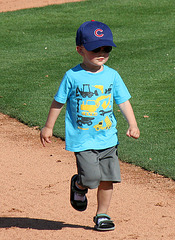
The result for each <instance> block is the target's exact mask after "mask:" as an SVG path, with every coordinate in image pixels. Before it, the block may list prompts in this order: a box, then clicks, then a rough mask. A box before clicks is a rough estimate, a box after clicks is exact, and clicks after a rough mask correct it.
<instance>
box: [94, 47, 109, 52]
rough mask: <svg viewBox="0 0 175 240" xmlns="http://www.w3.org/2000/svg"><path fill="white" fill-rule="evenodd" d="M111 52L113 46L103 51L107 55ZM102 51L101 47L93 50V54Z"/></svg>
mask: <svg viewBox="0 0 175 240" xmlns="http://www.w3.org/2000/svg"><path fill="white" fill-rule="evenodd" d="M111 50H112V47H111V46H107V47H104V49H103V51H104V52H106V53H109V52H111ZM100 51H101V47H99V48H96V49H94V50H92V52H94V53H98V52H100Z"/></svg>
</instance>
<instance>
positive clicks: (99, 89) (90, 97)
mask: <svg viewBox="0 0 175 240" xmlns="http://www.w3.org/2000/svg"><path fill="white" fill-rule="evenodd" d="M111 90H112V84H111V85H110V86H109V87H108V88H106V89H105V88H104V86H103V85H92V86H90V84H83V85H82V87H80V86H78V87H77V88H76V101H77V124H78V129H81V130H89V127H90V126H92V127H93V128H94V129H95V130H96V131H100V130H107V129H110V128H111V126H112V104H111V102H112V101H111V96H112V95H111ZM97 117H98V119H99V122H96V123H94V122H95V119H96V118H97ZM99 117H100V118H99Z"/></svg>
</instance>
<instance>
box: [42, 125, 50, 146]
mask: <svg viewBox="0 0 175 240" xmlns="http://www.w3.org/2000/svg"><path fill="white" fill-rule="evenodd" d="M52 134H53V130H52V128H48V127H44V128H43V129H42V130H41V132H40V140H41V143H42V144H43V146H44V147H46V142H47V143H51V140H50V138H51V137H52Z"/></svg>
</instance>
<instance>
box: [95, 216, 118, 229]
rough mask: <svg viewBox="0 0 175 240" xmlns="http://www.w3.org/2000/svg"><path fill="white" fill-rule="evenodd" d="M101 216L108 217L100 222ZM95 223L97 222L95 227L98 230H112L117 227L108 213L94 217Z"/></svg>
mask: <svg viewBox="0 0 175 240" xmlns="http://www.w3.org/2000/svg"><path fill="white" fill-rule="evenodd" d="M99 218H107V219H104V220H101V221H100V222H99V223H98V219H99ZM94 223H95V224H96V225H95V227H94V228H95V230H98V231H111V230H114V229H115V224H114V223H113V221H112V220H111V218H110V217H109V216H108V215H107V214H97V215H96V216H95V217H94Z"/></svg>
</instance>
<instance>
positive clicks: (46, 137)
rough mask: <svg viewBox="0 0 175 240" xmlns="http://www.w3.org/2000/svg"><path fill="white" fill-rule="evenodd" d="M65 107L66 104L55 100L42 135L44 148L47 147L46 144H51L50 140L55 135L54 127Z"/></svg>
mask: <svg viewBox="0 0 175 240" xmlns="http://www.w3.org/2000/svg"><path fill="white" fill-rule="evenodd" d="M63 106H64V104H62V103H59V102H56V101H55V100H53V102H52V105H51V107H50V111H49V114H48V118H47V121H46V124H45V126H44V128H43V129H42V130H41V133H40V139H41V143H42V144H43V146H44V147H45V146H46V142H47V143H51V140H50V138H51V137H52V134H53V127H54V125H55V122H56V120H57V118H58V116H59V114H60V112H61V110H62V108H63Z"/></svg>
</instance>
